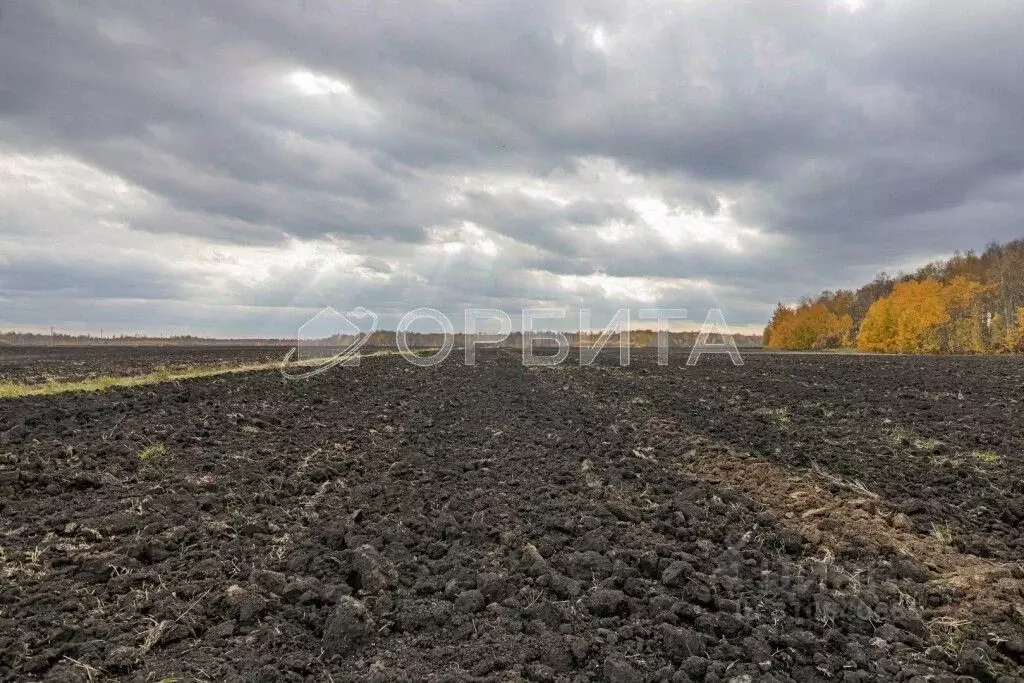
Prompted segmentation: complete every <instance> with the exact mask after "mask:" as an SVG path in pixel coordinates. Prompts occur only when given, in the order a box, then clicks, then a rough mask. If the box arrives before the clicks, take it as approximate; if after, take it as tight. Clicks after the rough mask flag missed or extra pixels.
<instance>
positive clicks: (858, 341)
mask: <svg viewBox="0 0 1024 683" xmlns="http://www.w3.org/2000/svg"><path fill="white" fill-rule="evenodd" d="M764 343H765V346H766V347H768V348H772V349H829V348H857V349H859V350H861V351H877V352H884V353H1009V352H1020V351H1024V240H1015V241H1013V242H1010V243H1008V244H1005V245H1000V244H992V245H990V246H989V247H988V248H987V249H986V250H985V252H984V253H983V254H981V255H980V256H979V255H977V254H975V253H974V252H971V251H969V252H967V253H965V254H961V253H959V252H957V253H956V254H955V255H954V256H953V257H952V258H950V259H948V260H946V261H937V262H934V263H929V264H928V265H926V266H924V267H923V268H921V269H919V270H918V271H916V272H914V273H911V274H899V275H897V276H896V277H889V276H888V275H886V274H885V273H882V274H880V275H878V276H877V277H876V278H875V279H874V281H873V282H870V283H869V284H866V285H864V286H863V287H861V288H860V289H857V290H855V291H851V290H839V291H837V292H833V291H826V292H823V293H822V294H821V295H820V296H818V297H817V298H815V299H811V298H807V299H804V300H803V301H801V302H800V304H799V305H798V306H795V307H787V306H783V305H782V304H781V303H780V304H779V305H778V306H777V307H776V309H775V313H774V315H772V319H771V322H770V323H769V324H768V327H767V328H765V331H764Z"/></svg>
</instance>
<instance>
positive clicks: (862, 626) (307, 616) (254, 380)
mask: <svg viewBox="0 0 1024 683" xmlns="http://www.w3.org/2000/svg"><path fill="white" fill-rule="evenodd" d="M614 360H615V358H614V357H613V356H609V357H608V358H606V359H604V361H603V364H602V365H599V366H596V367H588V368H579V367H574V366H569V365H563V366H560V367H557V368H543V369H528V368H524V367H522V366H521V364H520V362H519V359H518V357H517V356H516V355H513V354H512V353H509V352H507V351H504V352H500V353H499V352H490V353H482V354H481V355H480V362H479V364H478V365H477V366H476V367H473V368H468V367H464V366H463V365H461V364H460V363H459V362H458V360H456V359H455V358H454V357H453V360H452V361H451V362H447V363H445V364H443V365H442V366H439V367H436V368H429V369H421V368H416V367H413V366H412V365H409V364H406V363H405V362H403V361H402V360H400V359H398V358H396V357H393V356H391V357H377V358H370V359H364V361H363V362H362V364H361V365H360V366H359V367H358V368H353V367H349V368H336V369H335V370H334V371H332V372H328V373H325V374H323V375H321V376H318V377H316V378H314V379H311V380H309V381H303V382H287V381H285V380H283V379H282V378H281V376H280V375H279V374H278V373H276V372H259V373H248V374H241V375H225V376H221V377H216V378H211V379H204V380H193V381H186V382H178V383H170V384H160V385H152V386H150V387H145V388H139V389H134V390H118V391H111V392H106V393H103V394H87V395H60V396H52V397H46V398H26V399H19V400H8V401H0V546H2V553H0V678H3V679H44V680H59V681H69V680H90V679H91V680H101V679H105V678H125V679H134V680H160V679H161V678H167V677H171V676H179V677H188V678H198V679H202V680H238V681H242V680H305V679H311V680H334V681H342V680H379V681H394V680H410V681H418V680H426V679H431V680H494V681H505V680H521V679H526V680H538V681H545V680H581V681H584V680H608V681H648V680H658V681H668V680H674V681H688V680H695V681H697V680H705V681H738V682H742V681H754V680H780V681H787V680H799V681H821V680H850V681H875V680H879V681H888V680H908V681H927V680H932V681H957V680H975V679H977V680H992V681H995V680H1000V681H1003V680H1005V681H1011V680H1021V678H1020V677H1021V676H1022V664H1024V611H1022V609H1021V605H1022V604H1024V592H1022V589H1021V588H1022V585H1024V570H1022V569H1021V567H1020V562H1021V556H1022V545H1021V544H1022V542H1024V541H1022V536H1021V531H1020V527H1021V523H1022V521H1024V518H1022V516H1021V515H1022V513H1024V510H1022V509H1021V507H1020V504H1021V502H1022V500H1024V497H1022V496H1024V491H1022V484H1021V478H1020V477H1021V474H1022V468H1024V462H1022V459H1021V456H1020V452H1021V441H1020V439H1021V436H1020V435H1021V433H1022V431H1021V429H1022V427H1024V424H1022V422H1024V417H1022V416H1021V414H1020V411H1018V410H1017V409H1016V403H1015V400H1016V399H1017V393H1018V391H1019V387H1020V385H1021V379H1022V377H1024V362H1022V361H1021V360H1020V359H999V358H996V359H981V358H978V359H974V358H969V359H963V358H956V359H952V358H935V359H932V358H927V359H921V358H888V357H840V356H815V355H793V356H779V355H754V354H751V355H748V356H747V364H746V365H745V366H744V367H741V368H734V367H732V366H731V365H729V364H728V361H727V360H726V359H724V358H721V357H713V356H712V357H707V356H706V357H705V358H703V359H702V360H701V363H700V365H698V366H697V367H695V368H687V367H684V366H683V365H682V362H683V358H673V359H672V364H671V365H670V366H668V367H658V366H656V365H655V364H654V362H653V356H650V355H648V354H645V353H634V358H633V361H634V362H633V365H632V366H630V367H628V368H618V367H615V366H614V364H613V363H614ZM937 442H941V444H940V443H937ZM161 445H162V446H164V448H163V449H160V448H154V447H155V446H161ZM989 451H991V452H992V453H989ZM140 454H144V456H145V457H144V458H143V457H140ZM812 465H813V467H812ZM979 605H980V606H982V607H983V608H978V606H979Z"/></svg>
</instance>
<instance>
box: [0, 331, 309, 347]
mask: <svg viewBox="0 0 1024 683" xmlns="http://www.w3.org/2000/svg"><path fill="white" fill-rule="evenodd" d="M294 343H295V342H294V340H291V341H289V340H287V339H211V338H207V337H194V336H192V335H181V336H173V337H147V336H141V335H116V336H111V337H94V336H92V335H89V334H62V333H59V332H58V333H54V334H35V333H31V332H0V345H9V346H285V345H288V344H292V345H294Z"/></svg>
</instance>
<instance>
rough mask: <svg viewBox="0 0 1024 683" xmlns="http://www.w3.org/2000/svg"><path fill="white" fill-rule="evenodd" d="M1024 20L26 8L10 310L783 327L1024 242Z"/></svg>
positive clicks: (2, 278) (1017, 9) (875, 12)
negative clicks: (976, 253)
mask: <svg viewBox="0 0 1024 683" xmlns="http://www.w3.org/2000/svg"><path fill="white" fill-rule="evenodd" d="M1021 35H1024V3H1022V2H1019V0H1006V1H1004V2H1000V1H996V0H972V1H971V2H967V1H966V0H964V1H963V2H961V3H954V2H935V1H934V0H884V1H880V2H879V1H872V0H865V1H862V2H860V1H858V2H848V1H845V0H803V1H801V0H791V1H787V2H782V1H781V0H780V1H776V2H771V1H766V0H750V1H748V2H738V1H737V2H732V1H727V0H683V1H681V0H671V1H668V0H666V1H664V2H663V1H660V0H656V1H639V2H625V1H623V0H606V1H605V0H601V1H598V2H574V1H569V0H565V1H562V0H516V1H514V2H472V1H468V0H464V1H458V0H444V1H438V2H425V1H421V0H416V1H413V0H409V1H408V2H377V1H372V2H371V1H367V2H352V1H346V2H334V1H328V0H147V1H145V2H140V1H138V0H120V1H118V0H80V1H78V2H67V1H60V0H6V1H4V2H3V4H2V5H0V329H10V328H12V327H16V328H20V329H36V330H38V329H43V328H47V327H48V326H49V325H50V324H54V325H56V326H57V327H58V329H62V330H67V331H76V332H93V333H97V332H99V330H100V329H104V330H105V331H106V332H107V333H110V332H135V331H144V332H150V333H164V334H167V333H184V332H191V333H194V334H209V335H213V334H217V335H246V336H270V335H272V336H290V335H293V334H294V330H295V329H296V327H297V326H298V325H299V324H301V323H302V322H303V321H304V320H305V319H306V318H308V317H309V316H310V315H312V314H313V313H315V312H316V311H317V310H319V309H320V308H321V307H323V306H326V305H331V306H333V307H335V308H338V309H339V310H340V309H346V308H352V307H355V306H356V305H362V306H365V307H367V308H370V309H373V310H375V311H377V312H378V313H380V314H381V315H382V316H383V317H384V319H385V321H388V320H389V319H390V320H393V319H394V318H393V316H394V315H395V314H397V313H398V312H400V311H403V310H406V309H409V308H413V307H415V306H432V307H435V308H439V309H441V310H443V311H445V312H449V313H451V314H453V315H454V314H455V313H456V312H457V311H458V310H459V309H460V308H462V307H464V306H477V307H481V306H482V307H496V308H502V309H505V310H509V311H518V310H519V309H521V308H522V307H524V306H570V307H575V306H589V307H591V308H593V309H595V318H599V317H600V316H602V315H610V313H611V312H612V311H614V310H615V309H617V308H620V307H629V308H631V309H633V310H637V309H639V308H647V307H652V306H661V307H682V308H686V309H688V310H689V311H690V318H691V319H696V320H698V321H699V320H702V319H703V317H704V314H705V313H706V311H707V309H708V308H709V307H713V306H714V307H720V308H722V309H724V311H725V314H726V318H727V319H728V321H729V323H730V324H731V325H732V326H733V327H734V328H736V329H744V328H747V329H749V328H750V326H754V327H758V328H759V327H760V326H761V325H763V324H764V323H765V322H766V321H767V318H768V317H769V315H770V313H771V310H772V308H773V306H774V304H775V302H776V301H779V300H782V301H784V302H791V301H794V300H795V299H797V298H799V297H800V296H802V295H805V294H813V293H817V292H818V291H820V290H822V289H824V288H834V287H840V286H855V285H858V284H860V283H862V282H864V281H866V280H868V279H870V278H871V277H872V276H873V275H874V274H875V273H876V272H878V271H879V270H883V269H886V270H890V271H895V270H897V269H899V268H912V267H916V266H917V265H919V264H921V263H923V262H925V261H928V260H931V259H933V258H937V257H940V256H946V255H949V254H950V253H952V252H953V251H954V250H956V249H970V248H973V249H981V248H984V246H985V245H986V243H988V242H990V241H992V240H1008V239H1012V238H1015V237H1020V236H1022V235H1024V225H1022V220H1021V216H1022V215H1024V212H1022V208H1024V174H1022V170H1024V115H1022V112H1024V78H1022V74H1024V49H1022V47H1021V42H1020V36H1021ZM389 316H392V317H390V318H389Z"/></svg>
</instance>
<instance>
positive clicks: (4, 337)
mask: <svg viewBox="0 0 1024 683" xmlns="http://www.w3.org/2000/svg"><path fill="white" fill-rule="evenodd" d="M538 334H550V333H538ZM697 334H698V333H697V332H670V333H669V345H670V346H685V347H689V346H693V343H694V341H695V340H696V338H697ZM581 336H582V338H583V340H585V341H586V343H587V344H593V343H594V342H595V341H596V340H597V338H598V336H599V334H598V333H594V334H590V333H584V334H583V335H580V334H579V333H566V337H567V338H568V339H569V343H570V344H572V345H574V346H578V345H579V344H580V339H581ZM475 338H476V339H479V340H481V341H490V340H491V339H493V338H488V336H487V335H483V334H481V335H475ZM406 339H407V341H408V344H409V346H410V347H414V348H430V347H440V346H441V345H442V344H443V343H444V337H443V335H441V334H440V333H423V332H409V333H407V334H406ZM733 339H734V340H735V341H736V344H737V346H741V347H745V348H749V347H756V346H761V337H760V335H743V334H735V335H733ZM354 341H355V339H354V338H353V337H351V336H334V337H331V338H329V339H319V340H307V341H303V344H315V345H321V346H330V347H335V346H338V347H346V346H348V345H350V344H352V343H353V342H354ZM713 341H715V340H713ZM522 343H523V335H522V333H521V332H513V333H512V334H510V335H509V336H508V338H507V339H505V340H504V341H502V342H501V344H500V345H501V346H505V347H512V348H519V347H521V346H522ZM607 343H608V345H609V346H618V345H620V344H621V343H622V341H621V340H620V338H619V335H618V334H612V335H611V336H610V337H609V339H608V342H607ZM465 344H466V335H464V334H457V335H455V345H456V346H465ZM656 344H657V332H655V331H653V330H633V331H632V332H631V333H630V346H631V347H644V346H655V345H656ZM0 345H11V346H294V345H295V340H294V339H211V338H208V337H194V336H191V335H183V336H175V337H146V336H114V337H94V336H91V335H87V334H84V335H72V334H60V333H57V334H53V335H50V334H34V333H26V332H0ZM366 345H367V346H374V347H388V348H394V347H395V333H394V331H389V330H382V331H379V332H374V333H373V334H372V335H370V339H369V340H368V341H367V342H366ZM534 345H535V346H538V347H542V346H554V345H555V342H554V341H548V340H545V339H537V340H536V341H535V343H534Z"/></svg>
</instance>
